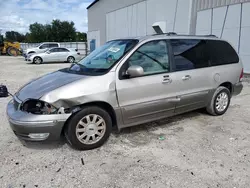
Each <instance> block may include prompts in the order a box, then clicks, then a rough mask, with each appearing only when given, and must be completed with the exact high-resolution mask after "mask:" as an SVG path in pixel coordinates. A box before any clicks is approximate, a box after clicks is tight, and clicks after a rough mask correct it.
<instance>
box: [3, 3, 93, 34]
mask: <svg viewBox="0 0 250 188" xmlns="http://www.w3.org/2000/svg"><path fill="white" fill-rule="evenodd" d="M91 2H93V0H0V12H1V16H0V30H1V33H2V34H4V33H5V32H6V31H10V30H13V31H18V32H20V33H26V32H28V31H29V25H30V24H32V23H35V22H38V23H42V24H45V23H50V22H51V21H52V20H53V19H60V20H62V21H64V20H68V21H73V22H74V23H75V27H76V29H77V31H80V32H86V31H87V30H88V19H87V10H86V7H87V6H88V5H89V4H90V3H91Z"/></svg>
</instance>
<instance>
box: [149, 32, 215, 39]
mask: <svg viewBox="0 0 250 188" xmlns="http://www.w3.org/2000/svg"><path fill="white" fill-rule="evenodd" d="M156 35H167V36H171V35H176V36H193V37H215V38H218V37H217V36H216V35H212V34H211V35H185V34H180V35H178V34H177V33H175V32H168V33H157V34H153V36H156Z"/></svg>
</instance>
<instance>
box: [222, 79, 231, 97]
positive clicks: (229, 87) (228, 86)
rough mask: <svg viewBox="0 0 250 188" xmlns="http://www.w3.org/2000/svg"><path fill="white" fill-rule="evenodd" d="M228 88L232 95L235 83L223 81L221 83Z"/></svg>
mask: <svg viewBox="0 0 250 188" xmlns="http://www.w3.org/2000/svg"><path fill="white" fill-rule="evenodd" d="M220 86H223V87H225V88H227V89H228V90H229V91H230V94H231V95H232V93H233V84H232V83H231V82H223V83H222V84H220V85H219V87H220Z"/></svg>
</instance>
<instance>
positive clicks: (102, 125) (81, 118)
mask: <svg viewBox="0 0 250 188" xmlns="http://www.w3.org/2000/svg"><path fill="white" fill-rule="evenodd" d="M111 130H112V121H111V117H110V115H109V114H108V112H106V111H105V110H103V109H102V108H99V107H95V106H89V107H85V108H84V109H83V110H81V111H80V112H78V113H77V114H75V115H74V116H73V117H72V118H71V119H70V121H69V123H68V124H67V125H66V128H65V129H64V134H65V137H66V139H67V141H68V143H69V144H70V145H71V146H72V147H73V148H75V149H78V150H90V149H94V148H97V147H100V146H102V145H103V144H104V143H105V142H106V140H107V139H108V138H109V136H110V133H111Z"/></svg>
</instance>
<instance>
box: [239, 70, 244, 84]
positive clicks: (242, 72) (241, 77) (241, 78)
mask: <svg viewBox="0 0 250 188" xmlns="http://www.w3.org/2000/svg"><path fill="white" fill-rule="evenodd" d="M243 76H244V70H243V69H242V70H241V73H240V82H242V81H243Z"/></svg>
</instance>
